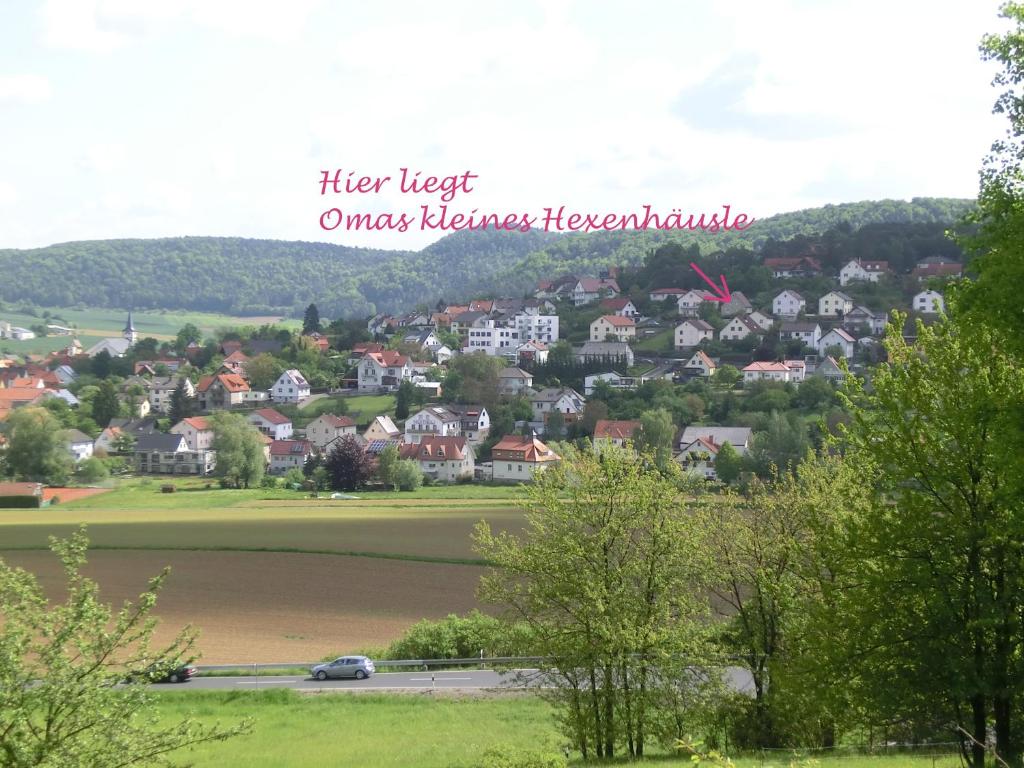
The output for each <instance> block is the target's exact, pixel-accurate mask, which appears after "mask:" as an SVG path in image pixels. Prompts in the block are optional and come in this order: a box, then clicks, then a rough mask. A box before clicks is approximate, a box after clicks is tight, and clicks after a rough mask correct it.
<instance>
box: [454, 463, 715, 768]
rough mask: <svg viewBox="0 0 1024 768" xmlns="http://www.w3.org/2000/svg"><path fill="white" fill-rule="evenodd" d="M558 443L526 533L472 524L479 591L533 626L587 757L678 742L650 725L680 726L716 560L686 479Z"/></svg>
mask: <svg viewBox="0 0 1024 768" xmlns="http://www.w3.org/2000/svg"><path fill="white" fill-rule="evenodd" d="M564 450H565V453H564V455H563V461H562V462H561V463H560V464H559V465H558V466H556V467H552V468H550V469H548V470H547V471H546V472H543V473H541V474H540V475H538V476H537V477H536V478H535V479H534V483H533V484H531V485H530V486H527V490H526V494H525V497H524V498H523V499H522V502H521V503H522V506H523V508H524V509H525V510H526V526H525V529H524V531H523V533H522V535H521V536H519V535H513V534H511V533H508V532H501V533H498V534H494V533H492V531H491V529H490V527H489V525H488V524H487V523H486V522H481V523H480V524H479V525H478V526H477V528H476V531H475V533H474V542H475V548H476V550H477V551H478V552H479V553H480V555H481V556H482V557H484V558H486V559H487V560H488V561H489V562H491V563H493V564H494V570H493V571H492V572H491V573H490V574H489V575H486V576H485V577H484V578H483V579H482V580H481V585H480V590H479V592H480V597H481V599H483V600H484V601H487V602H490V603H494V604H498V605H502V606H506V607H507V609H508V611H509V614H508V617H507V618H508V619H509V620H511V621H512V622H526V623H527V624H528V625H529V627H530V629H531V631H532V633H533V635H534V637H535V645H536V649H537V651H538V652H539V653H540V654H541V655H543V656H545V657H546V658H547V659H549V661H548V662H547V664H548V665H549V666H550V668H551V669H552V670H553V672H552V675H551V681H552V685H553V689H552V690H548V691H545V694H546V695H548V696H549V697H550V699H551V700H552V701H553V702H554V703H555V705H556V706H557V707H558V710H559V721H560V723H561V724H562V727H563V729H564V731H565V733H566V736H567V737H569V738H570V739H571V740H572V743H573V745H574V746H575V747H576V749H577V750H579V752H580V753H581V755H582V756H583V758H584V759H591V758H594V757H597V758H612V757H614V756H616V755H617V754H619V751H620V750H623V751H625V752H626V753H627V754H628V755H629V756H630V757H634V758H636V757H641V756H643V755H644V754H645V752H646V750H647V747H648V742H649V741H654V740H661V741H663V742H664V743H672V742H674V739H675V732H674V731H673V730H672V728H671V726H670V727H668V728H666V729H665V730H659V728H658V726H657V725H656V724H657V723H671V722H681V721H682V719H683V713H681V712H678V711H673V710H672V705H673V702H674V701H677V699H674V698H673V696H672V695H671V694H672V689H673V686H674V684H675V683H676V682H677V681H680V680H692V675H688V674H687V672H686V669H687V668H691V669H692V665H695V664H698V665H699V664H700V662H701V660H704V659H705V658H706V655H707V652H708V646H707V643H706V633H707V632H708V628H709V624H708V622H707V621H706V619H707V614H708V604H707V600H706V598H705V597H704V596H703V595H704V592H703V586H704V585H706V584H707V583H708V577H709V571H710V568H711V564H710V561H708V560H707V559H706V558H705V556H704V552H705V550H706V548H705V547H703V546H701V545H700V544H699V543H698V541H697V536H698V534H699V531H698V529H697V527H696V526H695V524H694V521H693V518H692V516H691V515H690V514H689V512H688V510H687V509H686V501H685V498H684V496H683V492H682V491H680V490H679V488H678V481H679V477H678V473H677V474H676V476H674V477H666V476H665V475H664V474H663V473H662V472H660V471H657V470H654V469H652V468H650V465H651V461H637V460H636V457H635V456H634V455H633V453H632V451H624V450H622V449H619V448H615V447H609V448H608V449H607V450H605V451H602V452H601V454H600V455H599V456H598V455H595V454H593V453H592V452H586V453H581V452H578V451H576V450H575V449H573V448H572V447H569V446H566V447H565V448H564ZM651 458H653V457H651ZM682 657H685V658H686V659H687V662H684V663H683V662H680V661H679V660H680V659H681V658H682ZM687 664H689V665H691V666H690V667H687V666H686V665H687ZM691 687H692V686H691ZM676 715H678V716H679V717H678V719H676V717H675V716H676Z"/></svg>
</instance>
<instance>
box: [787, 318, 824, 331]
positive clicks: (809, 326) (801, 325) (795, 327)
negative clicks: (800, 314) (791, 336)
mask: <svg viewBox="0 0 1024 768" xmlns="http://www.w3.org/2000/svg"><path fill="white" fill-rule="evenodd" d="M815 328H820V326H819V325H818V324H817V323H810V322H807V321H797V320H787V321H786V322H784V323H783V324H782V325H781V326H779V333H812V332H813V331H814V329H815Z"/></svg>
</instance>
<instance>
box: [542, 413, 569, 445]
mask: <svg viewBox="0 0 1024 768" xmlns="http://www.w3.org/2000/svg"><path fill="white" fill-rule="evenodd" d="M564 434H565V416H564V415H563V414H562V412H561V411H551V412H550V413H548V418H547V421H546V422H545V423H544V436H545V437H547V438H550V439H552V440H558V439H559V438H561V437H562V435H564Z"/></svg>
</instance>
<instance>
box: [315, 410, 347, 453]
mask: <svg viewBox="0 0 1024 768" xmlns="http://www.w3.org/2000/svg"><path fill="white" fill-rule="evenodd" d="M354 434H356V423H355V422H354V421H353V420H352V419H350V418H349V417H348V416H335V415H334V414H333V413H324V414H321V415H320V416H317V417H316V418H315V419H313V420H312V421H311V422H309V424H307V425H306V439H307V440H309V441H310V442H311V443H313V445H315V446H316V447H317V449H319V450H321V451H322V450H324V449H325V448H326V447H327V446H328V445H330V444H331V443H333V442H334V441H335V440H337V439H338V438H340V437H344V436H345V435H354Z"/></svg>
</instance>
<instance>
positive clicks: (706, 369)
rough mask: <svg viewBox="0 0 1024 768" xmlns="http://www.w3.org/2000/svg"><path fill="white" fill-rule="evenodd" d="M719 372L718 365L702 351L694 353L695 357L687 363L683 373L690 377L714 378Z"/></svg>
mask: <svg viewBox="0 0 1024 768" xmlns="http://www.w3.org/2000/svg"><path fill="white" fill-rule="evenodd" d="M717 370H718V364H717V363H716V362H715V361H714V360H712V359H711V358H710V357H709V356H708V353H707V352H705V351H704V350H702V349H699V350H697V351H696V352H694V353H693V356H692V357H690V359H689V360H687V361H686V365H684V366H683V371H684V372H685V373H686V374H687V375H688V376H703V377H704V378H708V377H710V376H714V375H715V371H717Z"/></svg>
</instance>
